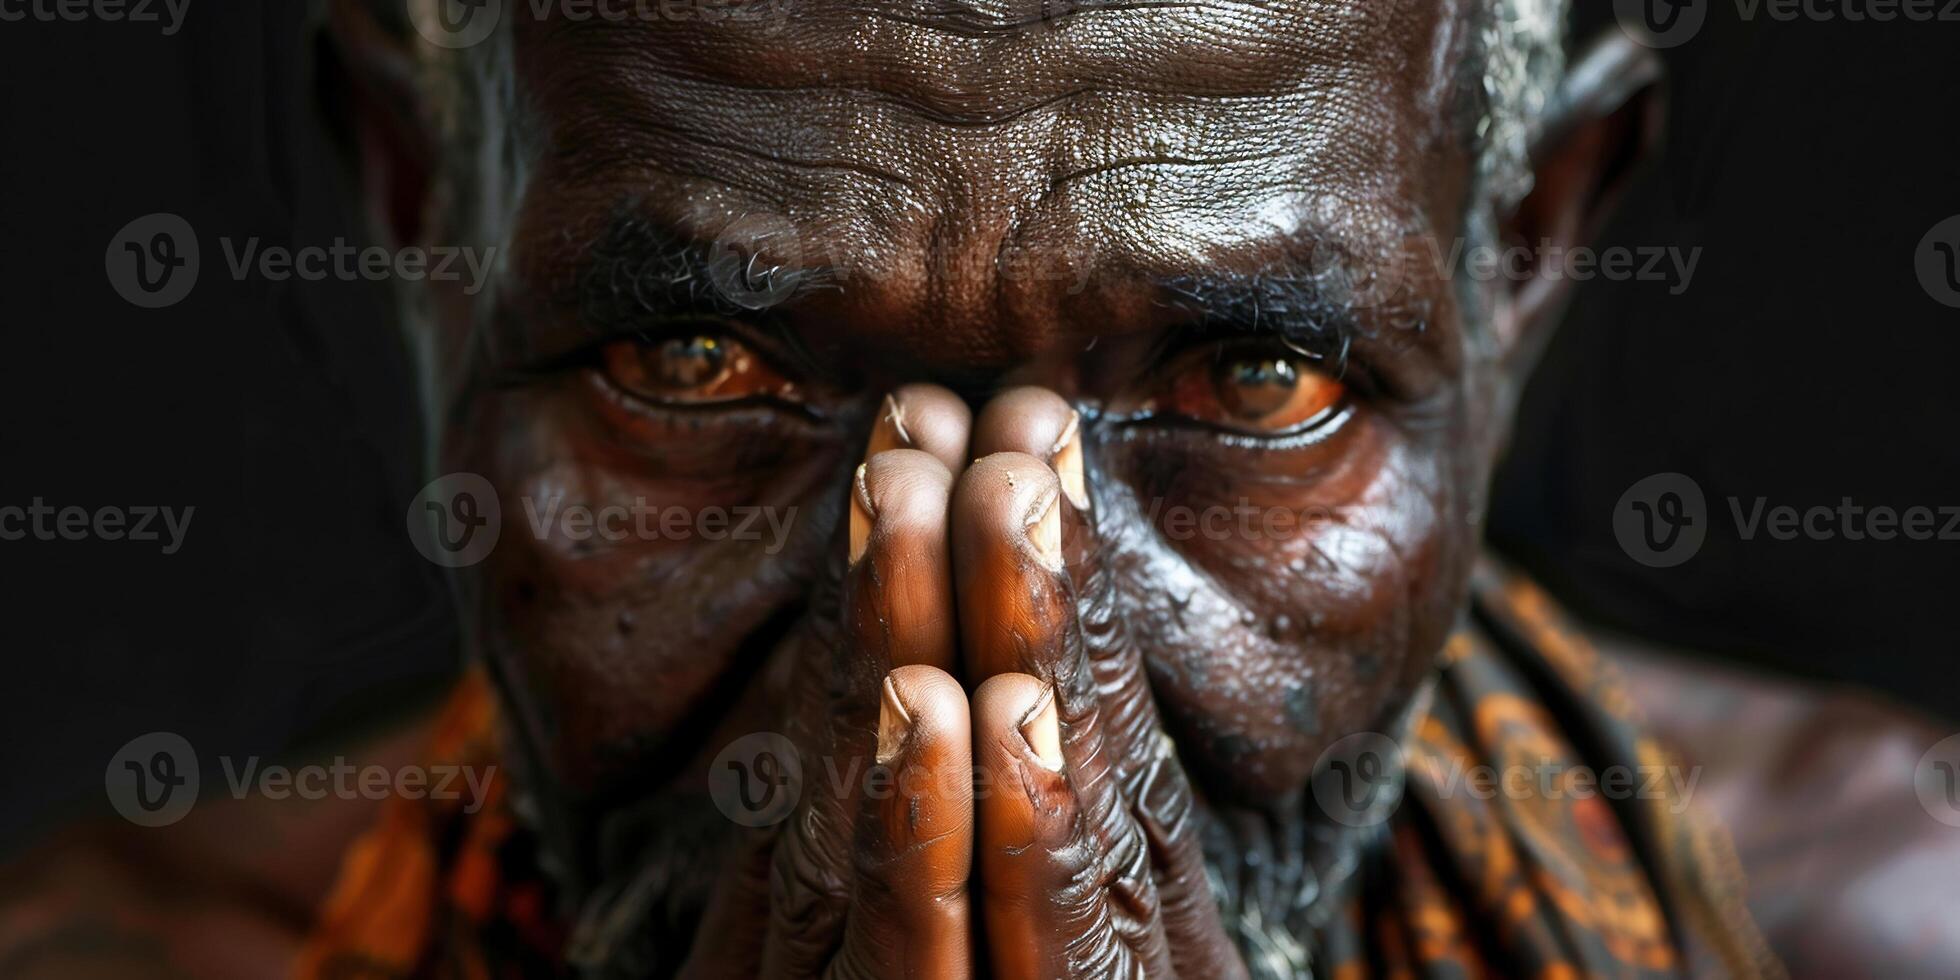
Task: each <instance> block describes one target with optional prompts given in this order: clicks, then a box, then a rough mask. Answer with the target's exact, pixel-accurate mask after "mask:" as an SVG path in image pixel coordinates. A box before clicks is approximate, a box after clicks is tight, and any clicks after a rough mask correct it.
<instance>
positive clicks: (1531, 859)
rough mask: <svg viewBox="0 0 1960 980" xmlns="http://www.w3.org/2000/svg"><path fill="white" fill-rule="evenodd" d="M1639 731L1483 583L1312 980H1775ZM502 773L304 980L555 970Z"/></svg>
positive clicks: (1525, 594) (473, 694) (1718, 848)
mask: <svg viewBox="0 0 1960 980" xmlns="http://www.w3.org/2000/svg"><path fill="white" fill-rule="evenodd" d="M1633 715H1634V711H1633V706H1632V704H1631V703H1630V701H1629V700H1628V697H1627V695H1626V693H1625V692H1624V691H1623V690H1622V688H1621V686H1620V684H1619V682H1618V680H1617V677H1616V675H1615V672H1614V670H1613V667H1612V665H1611V664H1610V663H1608V662H1605V661H1604V660H1603V659H1602V658H1601V657H1600V656H1599V655H1598V654H1597V653H1596V652H1595V651H1594V650H1593V649H1592V647H1590V646H1589V645H1587V644H1586V643H1585V642H1584V641H1583V640H1582V639H1580V638H1579V637H1578V636H1577V634H1575V633H1573V632H1572V631H1571V630H1569V629H1567V628H1566V627H1565V625H1564V624H1563V623H1562V621H1561V617H1560V615H1559V614H1558V612H1557V610H1556V609H1555V608H1554V607H1553V606H1552V604H1551V602H1550V601H1549V599H1547V597H1546V596H1545V595H1544V594H1543V593H1542V592H1541V591H1539V590H1538V589H1537V588H1536V587H1534V586H1532V585H1531V584H1529V583H1528V582H1525V581H1524V580H1522V579H1518V578H1514V577H1508V576H1504V575H1501V574H1499V573H1496V572H1494V571H1490V570H1485V571H1483V572H1481V573H1480V574H1479V576H1478V578H1477V581H1476V583H1475V588H1474V594H1473V601H1472V604H1471V610H1470V614H1469V616H1468V617H1467V619H1466V621H1465V625H1464V627H1463V628H1462V629H1460V630H1459V631H1458V632H1457V633H1456V634H1455V635H1454V636H1453V637H1452V639H1451V640H1450V642H1449V644H1448V645H1447V646H1446V647H1445V649H1444V650H1443V652H1442V654H1441V662H1440V664H1439V676H1438V683H1437V687H1436V690H1435V693H1434V696H1433V698H1432V699H1431V700H1430V701H1429V703H1428V705H1427V710H1426V711H1425V712H1424V713H1423V714H1422V715H1421V716H1420V717H1418V718H1416V719H1415V722H1414V726H1413V729H1412V731H1411V734H1410V735H1409V737H1408V738H1407V739H1406V740H1405V744H1404V752H1405V759H1406V785H1405V789H1404V796H1403V798H1402V799H1401V801H1400V803H1399V804H1398V805H1397V806H1396V807H1395V809H1394V811H1393V814H1392V815H1391V816H1390V817H1389V818H1388V819H1387V822H1386V824H1385V825H1383V826H1382V827H1381V828H1378V831H1379V832H1378V833H1376V834H1375V836H1374V838H1373V843H1372V844H1371V845H1370V847H1369V848H1368V849H1367V851H1366V853H1365V854H1364V855H1363V857H1362V864H1361V868H1360V870H1359V871H1358V872H1357V874H1356V875H1355V877H1354V879H1353V882H1352V884H1351V887H1350V888H1349V895H1348V897H1347V898H1346V899H1345V901H1344V902H1343V903H1342V904H1341V905H1340V906H1339V907H1338V912H1337V914H1335V915H1333V916H1332V917H1331V920H1330V921H1329V922H1327V923H1326V925H1324V926H1323V927H1322V928H1321V930H1320V932H1319V934H1317V935H1316V936H1315V937H1313V943H1314V949H1313V951H1312V953H1311V954H1310V960H1311V970H1312V973H1313V975H1316V976H1321V977H1332V978H1335V980H1360V978H1364V977H1365V978H1373V977H1380V978H1479V977H1491V978H1526V980H1568V978H1578V977H1605V978H1629V980H1645V978H1658V977H1679V976H1689V975H1695V976H1725V977H1774V976H1781V975H1782V971H1781V968H1780V967H1779V965H1778V964H1777V963H1776V962H1775V960H1774V958H1773V957H1772V956H1771V955H1770V954H1769V953H1768V951H1767V948H1766V947H1765V946H1764V944H1763V943H1762V941H1761V939H1760V937H1759V936H1758V934H1757V932H1756V929H1755V927H1754V925H1753V923H1751V921H1750V920H1749V917H1748V914H1747V912H1746V911H1744V908H1743V905H1742V900H1741V893H1742V882H1741V874H1740V871H1739V869H1738V867H1737V864H1736V862H1735V859H1734V856H1733V853H1732V851H1731V849H1730V847H1729V844H1728V839H1727V836H1726V834H1725V833H1723V832H1722V831H1721V830H1720V829H1719V828H1716V827H1714V826H1713V825H1712V824H1711V823H1710V822H1709V821H1707V820H1706V819H1704V818H1703V817H1702V816H1701V815H1700V814H1699V813H1698V811H1696V810H1694V809H1692V808H1690V807H1687V806H1685V805H1684V803H1685V801H1684V800H1683V799H1681V798H1680V795H1679V793H1678V789H1679V787H1680V786H1681V785H1682V783H1683V782H1684V780H1683V779H1682V778H1680V777H1681V776H1682V774H1681V773H1680V771H1679V770H1678V768H1676V767H1674V765H1673V763H1672V762H1671V760H1670V759H1669V758H1668V756H1667V754H1666V753H1665V752H1663V751H1662V750H1661V748H1660V747H1659V746H1658V745H1656V744H1655V743H1654V742H1652V741H1650V740H1649V739H1647V738H1645V737H1643V736H1642V735H1640V733H1639V731H1638V729H1637V728H1636V727H1635V724H1634V718H1633ZM431 756H432V759H433V761H435V762H438V763H447V764H453V765H475V766H479V767H486V766H489V765H492V764H494V763H495V762H496V760H497V758H498V756H499V748H498V739H497V724H496V708H495V699H494V694H493V692H492V691H491V689H490V686H489V684H488V683H487V682H486V681H485V680H484V679H483V678H482V676H481V675H480V674H476V673H472V674H470V675H469V676H467V677H466V678H465V680H464V681H463V682H462V684H461V685H460V686H459V688H458V690H457V691H456V693H455V695H454V697H453V698H452V700H451V702H450V704H449V706H448V708H447V711H446V713H445V715H444V717H443V719H442V722H441V724H440V725H439V728H438V734H437V736H436V738H435V740H434V744H433V745H432V747H431ZM503 771H504V770H503V767H501V766H499V767H498V768H497V770H496V773H495V776H494V777H493V781H492V788H491V790H490V793H489V802H488V804H487V805H485V806H483V807H482V808H481V809H480V810H479V811H477V812H476V813H474V814H467V813H464V812H462V809H461V807H462V803H461V801H454V800H452V801H436V800H406V799H398V800H393V801H391V802H390V804H389V806H388V808H387V810H386V812H385V813H384V815H383V816H382V817H381V819H380V820H379V822H378V823H377V825H376V826H375V827H373V828H372V829H371V830H369V831H368V832H367V833H366V834H364V835H363V836H362V837H361V838H359V839H358V840H357V841H356V842H355V844H354V845H353V846H352V847H350V848H349V850H348V852H347V854H346V855H345V857H344V858H343V861H342V869H341V875H340V879H339V882H338V884H337V885H336V887H335V889H334V890H333V893H332V895H331V896H330V897H329V899H328V901H327V902H326V903H325V906H324V907H323V908H322V910H321V913H320V917H319V922H318V925H317V928H316V929H315V931H314V932H313V934H312V936H311V938H310V940H309V942H308V943H307V945H306V948H305V950H304V952H303V953H302V955H301V956H300V958H299V961H298V963H297V966H296V971H295V972H296V974H297V976H299V977H302V978H334V977H375V978H385V977H443V978H450V977H463V978H478V977H482V978H490V977H535V976H559V975H569V974H570V972H571V970H570V968H569V967H568V966H566V965H565V963H564V957H563V950H564V948H565V942H566V936H567V935H568V931H569V929H568V925H567V921H568V917H567V915H566V910H565V909H563V908H560V907H559V905H558V902H557V900H556V896H555V895H554V893H553V890H552V888H551V887H550V884H549V879H548V877H547V876H546V875H544V874H543V873H542V872H541V871H540V870H539V861H538V857H539V855H538V850H537V844H536V842H535V840H534V839H533V838H532V836H531V835H530V834H529V833H528V832H527V831H526V830H525V829H524V827H523V826H522V825H521V824H520V823H518V822H517V820H516V819H515V817H514V816H513V814H512V812H511V808H510V805H509V798H508V790H507V787H505V785H504V784H503V782H502V778H503ZM1622 776H1623V777H1624V781H1623V782H1621V783H1619V784H1618V785H1617V787H1616V791H1614V792H1601V791H1599V789H1600V788H1615V784H1614V783H1612V782H1611V780H1614V779H1616V778H1619V777H1622ZM1480 779H1481V780H1484V782H1483V783H1482V784H1480V783H1479V782H1478V780H1480ZM1492 779H1495V780H1496V783H1494V784H1493V783H1492V782H1491V780H1492ZM1506 780H1508V781H1509V782H1508V784H1506V783H1505V781H1506ZM1688 785H1692V783H1688ZM1493 786H1494V787H1495V791H1493ZM1589 786H1590V787H1593V788H1594V789H1593V791H1591V792H1587V791H1586V790H1587V787H1589Z"/></svg>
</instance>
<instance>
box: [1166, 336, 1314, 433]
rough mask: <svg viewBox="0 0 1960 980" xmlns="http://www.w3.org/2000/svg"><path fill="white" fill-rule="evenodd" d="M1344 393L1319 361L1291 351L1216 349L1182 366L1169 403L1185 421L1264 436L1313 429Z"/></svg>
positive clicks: (1176, 373)
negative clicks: (1320, 365)
mask: <svg viewBox="0 0 1960 980" xmlns="http://www.w3.org/2000/svg"><path fill="white" fill-rule="evenodd" d="M1345 393H1346V388H1345V387H1343V386H1342V384H1341V383H1340V382H1339V381H1336V380H1334V379H1333V378H1332V377H1330V376H1328V375H1327V374H1325V373H1323V372H1322V371H1321V370H1320V369H1319V368H1318V367H1317V366H1316V365H1315V362H1314V361H1312V360H1310V359H1308V358H1306V357H1303V356H1301V355H1299V354H1295V353H1293V352H1291V351H1285V352H1279V353H1275V352H1271V351H1267V350H1262V349H1244V348H1241V349H1237V350H1233V349H1226V350H1218V349H1216V348H1213V349H1209V350H1203V351H1199V352H1196V356H1193V357H1191V358H1189V359H1188V360H1186V361H1185V362H1184V363H1183V364H1181V365H1179V366H1178V369H1177V370H1175V371H1174V372H1173V373H1172V376H1171V381H1170V393H1169V397H1168V399H1167V401H1168V402H1169V405H1168V407H1169V408H1170V410H1171V411H1174V412H1176V413H1177V414H1179V415H1182V416H1184V417H1185V418H1190V419H1196V420H1198V421H1201V422H1209V423H1211V424H1213V425H1218V426H1221V427H1224V428H1228V429H1237V430H1241V431H1245V432H1250V433H1253V434H1259V435H1265V434H1274V433H1285V432H1292V431H1295V430H1298V429H1302V428H1306V427H1308V426H1310V425H1312V424H1313V423H1314V422H1317V421H1319V420H1321V419H1322V418H1324V417H1326V416H1327V415H1329V414H1331V413H1332V412H1333V411H1334V410H1335V409H1336V408H1338V407H1339V406H1340V404H1341V399H1342V397H1343V396H1344V395H1345Z"/></svg>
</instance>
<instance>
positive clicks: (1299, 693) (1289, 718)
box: [1286, 684, 1320, 735]
mask: <svg viewBox="0 0 1960 980" xmlns="http://www.w3.org/2000/svg"><path fill="white" fill-rule="evenodd" d="M1286 723H1287V724H1289V725H1292V726H1293V728H1294V730H1295V731H1298V732H1300V733H1301V734H1303V735H1318V734H1320V708H1319V706H1318V705H1316V704H1315V703H1314V697H1313V686H1312V685H1311V684H1301V685H1299V686H1297V687H1295V688H1293V689H1292V690H1290V691H1288V692H1286Z"/></svg>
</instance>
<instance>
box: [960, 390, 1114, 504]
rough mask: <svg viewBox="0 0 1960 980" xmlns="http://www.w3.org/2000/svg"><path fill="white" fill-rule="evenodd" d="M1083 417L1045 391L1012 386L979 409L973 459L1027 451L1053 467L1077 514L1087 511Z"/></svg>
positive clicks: (1087, 496)
mask: <svg viewBox="0 0 1960 980" xmlns="http://www.w3.org/2000/svg"><path fill="white" fill-rule="evenodd" d="M1081 428H1082V416H1081V415H1080V414H1079V413H1077V412H1076V411H1075V409H1074V408H1073V407H1071V406H1070V405H1069V403H1068V401H1067V400H1065V399H1064V398H1062V396H1060V395H1057V394H1055V393H1054V392H1052V391H1050V390H1048V389H1046V388H1036V387H1024V388H1010V389H1008V390H1007V391H1004V392H1001V393H1000V394H998V395H995V396H994V397H993V399H992V400H991V401H989V402H987V406H986V407H985V408H983V409H981V410H980V418H979V420H978V421H977V422H975V423H974V425H973V436H972V440H971V441H972V445H973V455H974V458H976V459H978V458H981V457H985V456H992V455H995V454H996V453H1024V454H1026V455H1029V456H1033V457H1034V458H1036V459H1039V460H1041V461H1042V462H1044V463H1047V464H1049V466H1050V467H1051V468H1053V469H1054V470H1055V475H1056V477H1057V478H1058V479H1060V481H1061V485H1062V493H1063V495H1064V496H1065V497H1066V498H1067V500H1068V503H1069V504H1070V506H1072V507H1074V508H1075V509H1076V510H1078V511H1087V510H1088V509H1089V488H1088V479H1087V475H1086V473H1085V471H1084V458H1083V451H1082V439H1081V438H1080V436H1081Z"/></svg>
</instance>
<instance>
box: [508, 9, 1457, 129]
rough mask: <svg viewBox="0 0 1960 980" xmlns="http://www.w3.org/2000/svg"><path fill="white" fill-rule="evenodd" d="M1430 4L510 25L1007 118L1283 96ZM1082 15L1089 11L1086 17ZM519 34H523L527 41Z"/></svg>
mask: <svg viewBox="0 0 1960 980" xmlns="http://www.w3.org/2000/svg"><path fill="white" fill-rule="evenodd" d="M1424 2H1428V0H1371V2H1370V3H1368V4H1366V5H1358V4H1356V3H1354V2H1353V0H1345V2H1341V3H1330V2H1326V0H1321V2H1311V0H1293V2H1289V3H1285V4H1281V5H1277V6H1275V7H1261V6H1258V5H1254V4H1248V3H1209V4H1185V5H1180V6H1176V7H1171V8H1162V7H1148V6H1144V7H1121V8H1105V9H1101V10H1099V11H1098V12H1097V13H1096V14H1095V15H1094V16H1093V17H1090V16H1089V15H1087V14H1081V15H1077V16H1076V17H1073V18H1069V19H1066V20H1063V21H1061V22H1060V23H1059V24H1054V25H1052V26H1045V27H1044V28H1043V29H1042V30H1039V31H1035V32H1032V33H1021V34H1015V35H1012V36H1008V37H1002V38H992V39H978V40H976V39H968V38H961V37H949V36H947V35H945V34H943V33H940V32H935V31H932V30H927V29H924V28H920V27H917V26H914V25H912V24H909V23H904V22H900V21H894V20H890V19H886V15H887V14H888V13H890V12H891V11H894V10H896V11H907V10H911V9H913V8H914V7H916V6H918V5H917V4H908V3H904V2H902V0H899V2H894V0H887V2H884V3H880V4H875V5H864V4H839V3H835V2H831V3H811V4H804V5H799V6H797V7H796V8H795V9H793V10H792V11H790V12H789V13H788V14H787V17H786V20H785V21H784V23H782V24H781V25H778V28H777V29H775V30H774V32H773V33H771V32H769V31H768V30H766V29H764V28H762V27H758V26H757V25H754V24H731V23H723V24H703V23H687V24H674V23H655V24H644V23H637V22H632V21H628V22H624V23H603V22H599V21H589V22H583V23H575V22H565V21H558V20H554V21H547V22H544V23H537V24H531V25H529V26H527V27H525V28H524V29H522V30H520V32H519V38H520V45H519V47H520V51H522V50H525V49H527V48H532V47H534V46H537V47H542V48H545V49H556V50H555V51H547V52H546V53H545V54H542V55H540V56H538V57H537V58H535V59H533V60H537V61H542V62H544V63H545V64H546V65H548V66H550V67H562V66H566V65H568V64H571V63H578V62H587V61H590V60H595V59H596V60H601V61H604V60H609V59H618V60H622V61H623V60H626V59H630V58H632V57H633V56H634V55H636V54H637V55H638V56H639V57H640V58H641V59H642V60H643V62H644V63H643V64H642V65H641V66H640V68H639V70H640V71H642V72H643V73H644V74H646V75H647V76H649V77H650V76H652V75H656V74H657V75H664V76H666V77H669V78H686V77H691V78H695V79H698V80H702V81H708V82H718V83H721V84H724V85H726V86H728V87H729V88H730V89H740V88H769V89H774V90H779V91H780V90H784V89H795V88H825V89H854V90H858V91H859V92H860V94H873V95H876V96H879V97H882V98H886V99H890V100H894V101H898V102H902V103H906V104H909V105H910V106H912V107H913V108H914V109H915V111H917V112H919V113H921V114H925V115H932V116H938V117H941V118H947V119H968V120H985V119H989V118H1000V117H1006V116H1012V115H1015V114H1017V113H1020V112H1024V111H1026V110H1027V109H1028V108H1029V107H1030V106H1032V105H1038V104H1040V103H1042V102H1045V101H1049V100H1053V99H1056V98H1059V97H1062V96H1064V95H1066V94H1067V93H1069V92H1072V91H1077V90H1082V89H1093V88H1107V89H1111V90H1117V91H1152V90H1158V91H1167V92H1182V93H1185V94H1190V95H1232V96H1250V95H1261V94H1273V93H1277V92H1284V91H1286V90H1288V89H1291V88H1293V87H1294V86H1295V84H1296V80H1297V79H1299V78H1300V77H1302V76H1303V75H1304V74H1305V73H1306V71H1307V70H1308V69H1309V68H1311V67H1312V66H1314V65H1316V64H1317V65H1322V66H1326V65H1338V64H1349V65H1352V64H1359V63H1365V62H1368V61H1383V60H1386V61H1388V62H1390V63H1389V64H1383V65H1381V66H1380V67H1382V68H1383V69H1384V70H1394V69H1396V68H1397V67H1399V62H1400V56H1399V54H1398V53H1397V52H1395V51H1394V50H1393V48H1394V45H1393V44H1392V43H1388V42H1387V39H1389V38H1393V37H1395V36H1396V35H1397V34H1398V33H1400V32H1401V31H1402V29H1405V28H1406V27H1407V24H1408V21H1409V20H1410V17H1411V15H1410V14H1409V13H1408V12H1407V11H1406V10H1403V9H1402V8H1409V7H1419V6H1420V4H1422V3H1424ZM1085 18H1087V19H1085ZM526 39H528V42H527V40H526Z"/></svg>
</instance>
